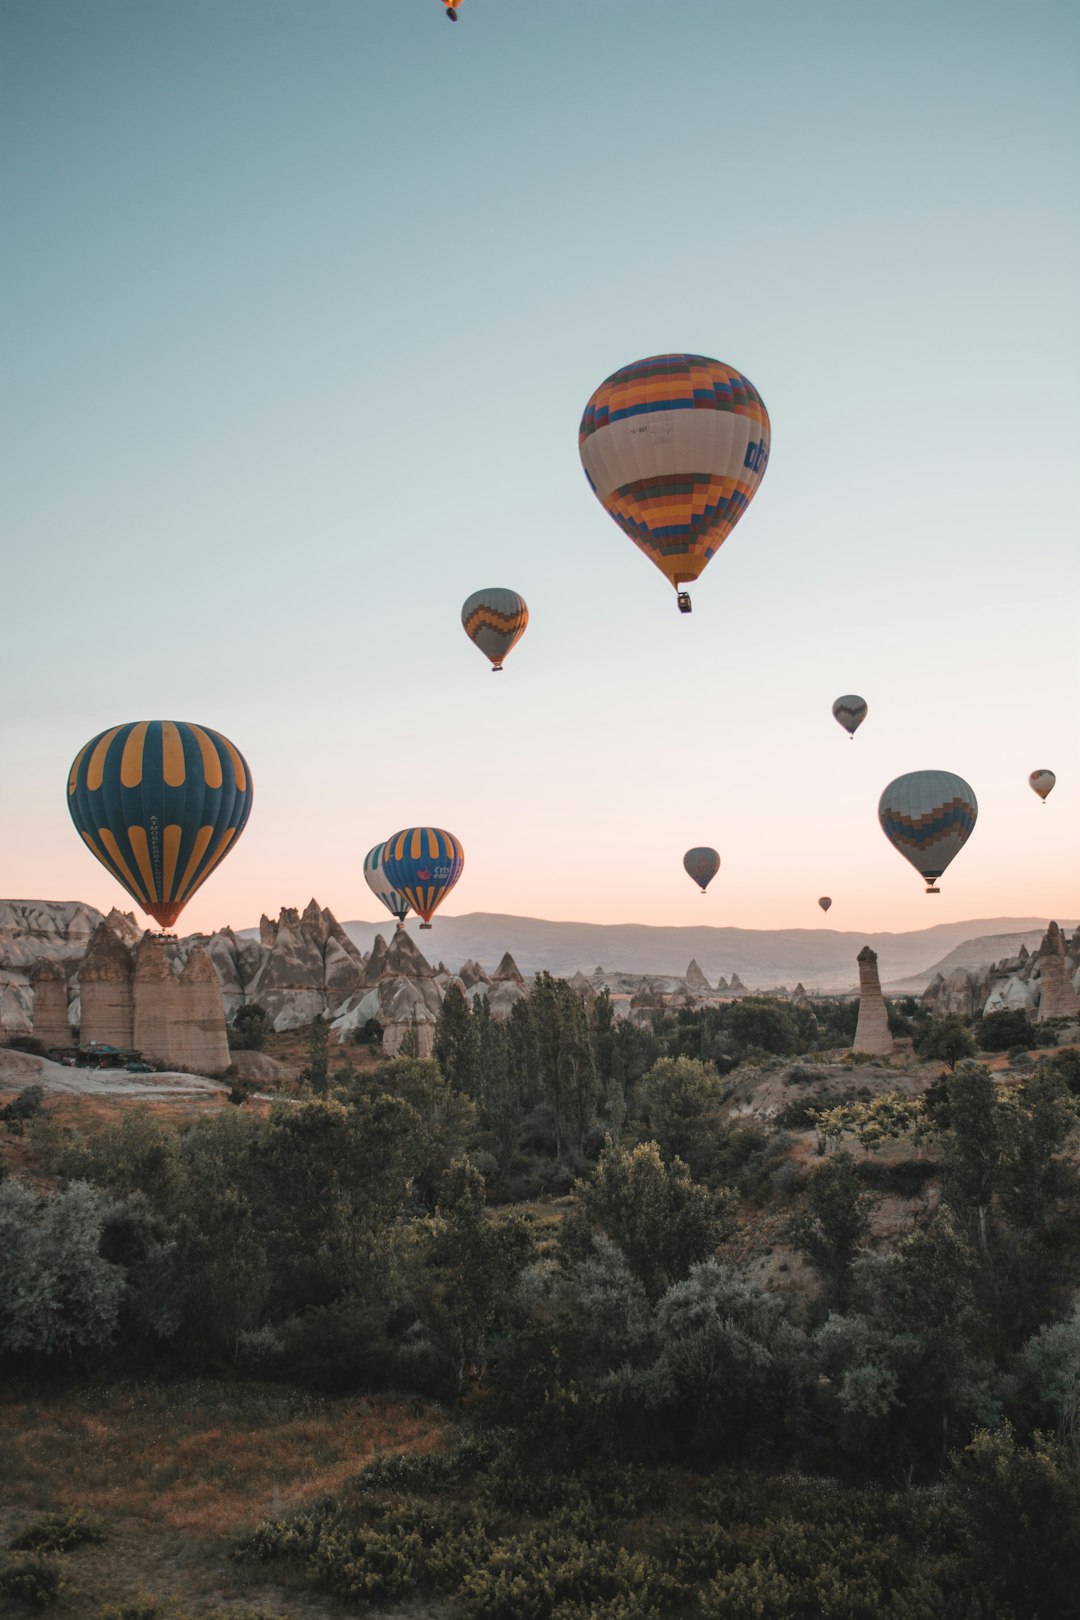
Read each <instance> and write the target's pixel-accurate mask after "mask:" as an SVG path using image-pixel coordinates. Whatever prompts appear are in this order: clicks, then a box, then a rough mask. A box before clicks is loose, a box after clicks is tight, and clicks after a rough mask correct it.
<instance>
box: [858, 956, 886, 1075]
mask: <svg viewBox="0 0 1080 1620" xmlns="http://www.w3.org/2000/svg"><path fill="white" fill-rule="evenodd" d="M856 960H857V961H858V964H859V1021H858V1024H857V1025H856V1027H855V1042H854V1047H853V1050H854V1051H856V1052H870V1053H873V1054H874V1055H876V1056H879V1057H884V1056H887V1055H888V1054H889V1053H891V1052H892V1051H893V1038H892V1036H891V1034H890V1033H889V1014H888V1012H887V1011H886V1008H885V998H884V996H883V995H882V994H881V980H880V979H879V978H878V966H877V960H878V959H877V952H876V951H872V950H871V949H870V947H869V945H864V946H863V948H862V950H861V951H860V952H859V954H858V957H857V958H856Z"/></svg>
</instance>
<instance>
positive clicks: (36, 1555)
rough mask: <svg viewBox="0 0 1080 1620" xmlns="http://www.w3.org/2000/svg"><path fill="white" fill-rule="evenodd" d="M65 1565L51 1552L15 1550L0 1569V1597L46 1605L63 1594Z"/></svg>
mask: <svg viewBox="0 0 1080 1620" xmlns="http://www.w3.org/2000/svg"><path fill="white" fill-rule="evenodd" d="M65 1586H66V1582H65V1580H64V1566H63V1564H62V1563H61V1562H60V1560H59V1558H54V1557H53V1556H52V1555H51V1554H50V1553H43V1552H26V1553H16V1554H15V1555H14V1557H13V1558H10V1559H9V1560H8V1562H7V1563H6V1564H5V1565H4V1567H3V1569H0V1597H7V1598H14V1599H15V1600H16V1601H18V1602H19V1603H25V1604H26V1606H27V1607H28V1608H31V1609H47V1608H49V1607H50V1605H51V1604H53V1603H55V1602H56V1601H57V1600H58V1599H59V1598H60V1597H62V1596H63V1593H64V1589H65Z"/></svg>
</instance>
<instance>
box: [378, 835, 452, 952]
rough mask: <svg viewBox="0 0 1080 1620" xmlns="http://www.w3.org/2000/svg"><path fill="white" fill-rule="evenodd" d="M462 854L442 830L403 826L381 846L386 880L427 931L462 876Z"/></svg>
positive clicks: (450, 837)
mask: <svg viewBox="0 0 1080 1620" xmlns="http://www.w3.org/2000/svg"><path fill="white" fill-rule="evenodd" d="M464 865H465V854H464V851H463V850H462V848H461V845H460V844H459V843H458V840H457V839H456V838H455V837H454V836H453V834H452V833H448V832H444V831H443V829H442V828H441V827H406V828H405V829H404V830H403V831H402V832H398V833H395V834H394V836H393V838H388V839H387V840H386V843H385V845H384V846H383V871H384V872H385V873H386V877H387V880H388V881H389V882H390V883H391V884H392V885H393V887H394V888H395V889H397V890H398V891H399V892H400V893H401V894H403V895H404V896H405V899H406V900H407V901H408V902H409V904H410V906H412V908H413V910H414V911H416V912H418V913H419V915H420V916H421V917H422V918H423V919H424V922H423V926H425V927H428V928H430V926H431V918H432V915H433V914H434V912H435V911H437V910H438V908H439V906H441V905H442V903H443V901H444V900H445V899H446V896H447V895H448V894H449V893H450V890H451V889H452V888H453V887H454V884H455V883H456V882H457V880H458V878H459V877H460V876H461V869H462V867H463V866H464Z"/></svg>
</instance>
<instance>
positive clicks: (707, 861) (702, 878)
mask: <svg viewBox="0 0 1080 1620" xmlns="http://www.w3.org/2000/svg"><path fill="white" fill-rule="evenodd" d="M682 863H683V866H684V867H685V868H686V870H687V872H688V873H689V874H690V876H691V877H692V878H693V880H694V882H695V883H698V884H700V885H701V892H702V894H704V893H705V890H706V889H707V888H708V887H709V884H710V883H711V882H712V880H713V878H714V877H715V876H716V874H717V872H719V870H720V857H719V855H718V854H717V853H716V851H715V849H709V847H708V845H703V846H702V847H701V848H700V849H688V850H687V852H686V854H685V855H684V856H683V858H682Z"/></svg>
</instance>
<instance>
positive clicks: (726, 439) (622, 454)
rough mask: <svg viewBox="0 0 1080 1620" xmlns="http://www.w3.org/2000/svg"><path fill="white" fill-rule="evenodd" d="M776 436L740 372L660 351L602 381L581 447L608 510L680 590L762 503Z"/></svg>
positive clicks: (589, 475)
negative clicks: (756, 502) (756, 501)
mask: <svg viewBox="0 0 1080 1620" xmlns="http://www.w3.org/2000/svg"><path fill="white" fill-rule="evenodd" d="M769 438H770V430H769V413H768V411H767V410H766V409H765V405H764V402H763V400H762V398H761V395H760V394H759V393H758V391H757V389H756V388H755V387H754V385H753V383H752V382H750V381H749V379H748V378H746V377H744V376H743V375H742V374H741V372H738V371H735V370H733V369H732V367H731V366H727V365H725V364H724V363H723V362H722V361H720V360H710V359H708V358H707V357H706V356H705V355H701V354H656V355H651V356H650V357H649V358H648V359H647V360H638V361H635V362H634V364H633V365H629V366H623V367H622V369H621V370H620V371H616V372H613V373H612V375H611V376H610V377H608V378H607V379H606V381H605V382H602V383H601V384H600V387H599V388H598V389H597V390H596V392H595V393H594V394H593V396H592V398H591V399H590V400H589V403H588V404H587V405H586V407H585V413H584V415H583V416H582V418H581V426H580V428H579V430H578V449H579V450H580V452H581V464H582V466H583V467H584V469H585V476H586V478H587V479H588V480H589V485H590V487H591V489H592V491H593V494H594V495H595V496H596V497H597V499H598V500H599V501H600V504H601V505H602V506H603V508H604V510H605V512H607V513H608V515H609V517H612V518H613V519H614V520H615V522H616V523H617V524H618V525H619V528H620V529H621V530H622V531H623V533H624V534H626V535H628V536H629V538H630V539H631V540H632V541H633V542H634V544H635V545H636V546H638V547H640V549H641V550H642V551H643V552H644V553H645V555H646V557H648V559H649V561H650V562H652V563H655V565H656V567H657V568H659V570H660V572H661V573H662V574H663V575H664V576H665V578H666V579H667V580H668V581H669V582H670V583H671V584H672V585H674V586H675V588H676V589H678V588H679V586H680V585H684V584H686V583H688V582H689V581H691V580H695V579H697V577H698V575H699V574H700V573H701V571H702V569H703V568H704V567H705V565H706V564H707V563H708V561H709V559H710V558H711V557H713V556H714V555H715V554H716V552H717V551H719V549H720V547H721V546H722V545H723V543H724V541H725V540H726V539H727V537H728V535H729V534H730V533H731V531H732V529H733V528H734V527H735V525H736V523H738V521H739V519H740V518H741V517H742V515H743V513H744V512H745V511H746V508H747V507H748V506H749V504H750V502H751V501H752V500H753V498H754V495H755V494H756V493H757V487H758V485H759V484H760V483H761V480H762V478H763V477H764V476H765V468H766V467H767V466H768V463H769Z"/></svg>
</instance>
